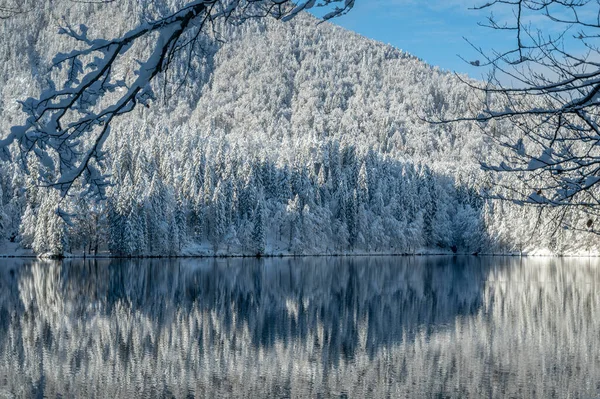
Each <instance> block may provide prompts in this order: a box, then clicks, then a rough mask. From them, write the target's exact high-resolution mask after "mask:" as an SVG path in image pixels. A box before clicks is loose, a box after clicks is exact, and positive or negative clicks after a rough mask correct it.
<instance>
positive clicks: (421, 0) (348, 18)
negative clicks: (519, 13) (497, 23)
mask: <svg viewBox="0 0 600 399" xmlns="http://www.w3.org/2000/svg"><path fill="white" fill-rule="evenodd" d="M483 3H484V2H483V1H477V0H356V5H355V7H354V9H353V10H352V11H351V12H349V13H348V14H347V15H345V16H342V17H339V18H336V19H334V20H333V21H332V22H333V23H335V24H338V25H341V26H343V27H345V28H347V29H350V30H353V31H355V32H358V33H360V34H362V35H364V36H366V37H369V38H372V39H375V40H378V41H381V42H384V43H389V44H391V45H393V46H394V47H397V48H400V49H402V50H405V51H407V52H409V53H411V54H412V55H415V56H417V57H419V58H421V59H423V60H424V61H426V62H427V63H429V64H431V65H436V66H439V67H441V68H442V69H445V70H449V71H455V72H459V73H467V74H468V75H469V76H471V77H473V78H481V77H482V76H483V75H485V73H486V70H484V69H483V68H476V67H473V66H471V65H470V64H468V63H466V62H465V61H463V60H461V59H460V58H459V55H460V56H462V57H464V58H465V59H467V60H469V61H471V60H477V59H480V58H481V57H480V56H478V54H477V52H476V51H475V50H473V48H472V47H471V46H470V45H469V44H468V43H467V42H466V41H465V40H464V38H467V39H469V40H470V41H472V42H473V43H474V44H475V45H478V46H481V47H482V48H483V49H485V50H491V49H499V50H501V49H508V48H512V47H514V45H515V38H514V37H513V36H511V35H510V33H508V32H498V31H494V30H492V29H489V28H485V27H481V26H478V22H485V20H486V17H487V16H488V15H489V10H487V11H475V10H470V9H469V8H472V7H473V6H474V5H475V4H483ZM496 11H498V10H496ZM499 11H502V10H499ZM504 11H507V12H508V11H509V10H504Z"/></svg>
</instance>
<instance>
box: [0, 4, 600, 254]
mask: <svg viewBox="0 0 600 399" xmlns="http://www.w3.org/2000/svg"><path fill="white" fill-rule="evenodd" d="M119 3H120V4H118V5H115V7H116V8H115V9H112V8H110V9H109V8H98V9H97V10H95V11H90V10H87V11H85V12H86V13H88V14H85V15H88V16H87V17H86V21H85V22H86V25H87V33H86V34H85V37H86V38H87V39H86V40H89V41H90V42H91V43H92V46H94V48H95V49H103V51H104V53H102V56H100V57H99V56H97V53H94V54H91V53H90V54H89V59H85V61H84V62H83V65H84V71H85V72H84V73H86V74H88V75H87V76H91V75H89V73H94V72H96V73H97V72H98V71H100V70H101V69H102V67H103V65H105V64H104V62H106V61H105V59H106V58H104V57H107V56H108V54H109V53H110V51H111V48H110V47H109V46H107V42H106V41H105V40H103V39H90V38H88V35H89V36H90V37H92V36H96V35H97V36H99V37H106V38H112V37H116V36H117V35H119V34H121V33H122V32H130V33H129V34H136V32H139V30H140V29H145V28H147V25H144V24H140V23H141V21H143V20H151V19H156V18H150V17H149V16H148V15H147V14H146V13H147V12H159V11H157V10H154V11H148V10H140V9H138V8H136V4H137V2H135V1H134V0H124V1H122V2H119ZM165 4H167V6H168V7H167V8H169V7H175V6H176V4H175V3H172V2H168V1H167V2H166V3H165ZM300 4H303V3H299V6H300ZM308 5H310V4H308ZM70 7H75V8H74V9H73V10H79V8H77V7H85V6H84V5H74V4H72V3H71V2H64V3H62V2H57V4H56V12H58V13H62V12H63V11H65V10H67V9H70ZM119 7H124V8H123V9H121V8H119ZM128 7H129V8H130V9H132V10H137V11H127V13H125V12H124V11H123V10H126V9H128ZM81 12H83V11H81ZM113 12H114V13H115V14H114V15H112V14H111V13H113ZM65 14H68V15H70V16H71V17H70V18H75V17H76V16H77V15H81V14H78V12H75V11H73V12H69V13H65ZM123 15H128V18H123ZM153 17H157V15H153ZM23 18H24V19H23V20H19V19H17V20H10V21H7V22H6V25H3V26H1V27H0V59H2V61H3V62H2V63H0V70H2V73H1V74H0V109H1V110H2V112H0V129H2V131H5V132H6V131H9V130H10V129H11V127H13V126H15V125H16V124H22V126H18V127H16V128H13V129H12V130H10V131H11V133H10V134H9V135H8V136H7V138H6V139H5V140H4V141H3V142H2V143H7V142H8V141H14V142H19V141H20V140H21V139H22V138H23V137H25V136H24V135H25V133H26V132H28V131H29V132H31V130H30V129H32V127H33V126H35V123H34V122H35V119H34V118H30V119H28V120H27V121H26V123H23V120H22V118H23V117H22V114H20V113H19V112H18V110H16V109H14V108H10V107H8V106H6V105H5V104H12V103H14V101H15V100H18V99H22V98H25V97H27V96H36V95H39V93H44V94H43V95H42V96H41V97H40V98H41V99H42V101H43V99H49V98H52V97H54V96H56V95H58V96H59V97H60V98H59V99H58V100H57V103H56V104H57V105H60V104H63V103H64V102H65V101H66V98H69V95H70V94H72V93H73V90H74V87H62V86H61V85H60V84H59V83H61V82H65V81H67V80H66V79H68V76H67V74H68V71H67V70H66V69H68V68H63V70H61V71H57V70H53V71H52V72H50V73H49V74H48V75H44V76H39V73H38V71H40V70H45V69H44V68H45V67H46V66H50V65H52V64H53V63H57V62H61V61H64V62H68V59H69V57H72V56H73V55H75V53H72V52H71V51H72V50H73V46H74V44H73V40H67V39H68V38H67V37H64V35H63V36H57V35H56V34H55V32H54V28H53V24H52V23H50V22H49V21H51V20H52V17H51V15H50V14H47V13H45V12H44V11H43V8H42V9H40V10H34V11H32V13H31V14H27V15H24V16H23ZM34 21H35V23H34ZM67 22H68V23H71V26H77V24H79V23H81V22H82V21H76V20H74V21H67ZM38 27H42V34H40V35H39V36H36V38H37V39H36V40H37V41H35V42H34V43H33V44H30V43H29V42H28V41H27V40H25V39H24V38H25V37H27V35H24V34H23V32H26V33H32V30H33V29H34V28H35V29H37V28H38ZM173 29H175V27H173ZM216 29H218V30H219V36H218V39H219V40H216V39H217V38H215V37H211V36H207V37H202V38H201V42H200V43H199V46H200V47H202V51H198V54H200V55H198V56H197V57H196V58H194V59H192V61H191V69H189V70H186V68H185V67H186V65H187V62H188V60H187V58H185V57H182V58H176V59H175V60H174V63H173V64H172V65H171V69H170V71H169V73H170V74H171V75H169V76H170V79H171V80H172V81H175V82H177V81H178V79H180V78H182V77H183V76H184V75H185V74H189V76H188V80H187V81H186V83H185V84H184V85H183V86H181V87H179V88H178V91H176V92H172V93H170V94H173V96H171V98H170V100H169V102H168V104H165V103H164V102H163V101H162V100H161V95H160V93H161V92H162V90H163V87H171V86H170V85H166V86H165V85H164V83H165V81H164V76H159V77H157V78H156V79H157V80H156V81H155V82H154V83H153V84H152V85H150V86H148V85H145V84H144V82H147V80H148V78H149V75H148V74H149V73H150V72H149V71H151V70H152V68H151V67H152V66H153V65H156V63H157V62H158V55H157V52H154V53H153V52H152V49H151V48H150V47H147V46H145V45H140V46H135V45H132V46H131V47H129V48H127V51H126V52H123V51H122V53H120V54H121V55H120V56H121V57H122V58H121V59H120V60H121V63H120V64H119V66H118V67H119V68H118V70H115V71H114V77H115V79H114V81H111V82H109V83H108V84H107V85H104V86H103V90H106V93H103V96H96V95H95V94H94V93H96V94H97V93H98V92H99V88H98V87H94V93H90V97H89V98H87V100H86V101H88V102H89V104H92V105H90V107H89V108H87V110H88V111H89V113H87V114H85V113H84V114H82V115H79V116H78V118H74V119H68V118H66V119H65V122H64V123H63V125H64V126H63V127H64V128H67V127H73V126H75V124H76V123H80V122H82V121H84V122H85V121H92V120H95V121H99V122H98V124H97V125H94V129H96V128H98V129H99V128H101V127H102V124H100V122H102V121H105V119H103V118H108V114H106V113H102V112H111V111H115V110H116V109H117V108H118V107H120V106H123V107H124V108H123V109H124V110H130V109H132V103H127V101H126V100H123V99H127V98H129V96H130V95H131V94H132V93H136V94H137V96H136V100H137V101H139V102H140V103H146V104H148V105H150V103H149V102H146V100H148V99H150V98H151V97H156V98H157V101H153V102H152V104H151V105H152V106H150V107H149V108H146V107H138V108H136V109H133V111H132V112H131V113H130V114H129V115H128V116H125V117H122V118H120V119H119V118H115V119H114V120H111V130H110V131H109V130H107V131H106V132H105V134H103V135H102V136H100V137H99V141H98V146H97V147H91V146H90V145H91V144H93V142H92V141H90V139H89V137H85V135H83V134H82V135H81V137H78V138H77V139H78V140H79V144H77V143H75V145H74V146H73V147H72V148H70V149H69V151H71V152H64V153H63V155H64V157H63V161H72V160H74V159H78V158H77V157H79V156H81V155H85V154H87V156H88V157H90V158H94V159H95V160H94V161H92V162H91V163H90V164H89V165H85V166H84V165H81V164H74V167H70V166H69V165H67V166H65V165H64V162H63V163H62V164H60V167H61V168H62V167H65V169H64V174H63V175H62V177H61V178H60V179H59V178H58V177H57V176H55V175H52V174H51V173H50V171H49V169H50V170H52V169H53V166H52V165H53V163H55V164H56V165H58V162H57V161H58V160H57V157H56V153H55V152H53V151H52V147H58V146H59V144H58V142H53V141H49V146H48V147H49V148H47V149H46V150H47V151H46V152H44V151H41V152H39V156H40V160H41V161H43V162H39V160H37V161H36V160H32V159H25V160H24V162H25V163H26V164H27V165H28V166H29V169H30V172H31V173H30V174H29V175H25V174H24V173H23V171H22V170H21V169H19V168H18V167H16V166H15V165H11V164H8V163H4V164H2V167H1V168H0V188H1V189H2V191H3V195H2V196H1V197H0V198H1V199H2V201H0V207H1V209H0V210H1V211H2V212H1V214H2V215H1V218H0V222H2V223H0V226H1V228H0V236H1V237H4V238H9V237H16V240H17V241H18V245H20V246H21V247H22V248H29V249H28V250H27V251H31V250H33V251H34V252H35V253H39V254H46V253H54V252H61V253H70V254H71V255H73V256H79V255H81V254H82V253H83V251H84V249H85V251H86V253H89V252H92V253H94V252H96V251H97V252H98V253H99V254H101V255H107V254H113V255H124V256H174V255H184V256H192V255H203V256H211V255H214V254H216V255H248V256H253V255H256V254H257V253H260V254H261V255H280V254H281V255H302V254H413V253H429V252H431V253H451V252H452V248H453V247H455V249H456V250H457V251H458V253H474V252H477V253H508V252H509V253H525V252H527V253H538V252H539V253H542V252H543V251H547V252H548V253H555V254H564V253H571V252H577V251H580V252H581V253H590V252H589V251H591V252H594V251H598V248H599V246H598V245H599V244H598V243H597V240H595V239H594V237H593V236H590V235H588V234H586V233H585V232H578V231H576V230H574V229H570V230H566V231H562V230H561V231H560V232H558V233H556V234H554V231H553V230H552V229H551V227H545V228H544V229H540V230H539V231H536V234H532V230H533V229H534V228H536V227H535V226H536V221H537V212H535V211H532V209H531V208H527V207H522V206H519V205H517V204H511V203H507V202H503V203H501V201H496V200H486V199H483V198H481V197H480V195H479V194H478V193H480V192H486V190H487V189H488V187H489V184H490V180H489V179H490V177H489V175H488V174H487V173H486V172H485V171H481V170H480V167H479V164H478V162H477V160H478V159H483V160H485V161H486V163H487V164H488V165H500V169H502V170H509V169H510V166H508V165H506V164H502V163H500V162H498V161H499V159H497V158H496V156H495V155H494V153H493V151H492V150H491V149H490V147H489V142H488V141H486V138H485V137H484V136H483V135H482V134H481V132H480V130H479V129H478V128H477V127H476V126H472V125H471V124H469V123H462V124H456V125H454V126H452V127H451V128H450V127H448V126H443V125H436V126H432V125H429V124H427V123H426V122H424V121H423V118H422V116H423V115H421V114H422V113H427V115H429V116H433V115H436V116H437V115H439V114H440V113H441V114H444V115H445V116H447V117H459V116H462V115H464V114H465V113H466V112H467V111H468V110H469V109H470V108H472V105H473V104H475V102H476V101H477V100H478V99H477V96H476V95H475V94H474V93H473V91H472V90H470V89H469V88H468V87H465V85H464V84H462V83H461V82H460V79H458V78H457V77H455V76H453V75H451V74H447V73H443V72H440V71H439V70H438V69H435V68H431V67H430V66H428V65H426V64H424V63H423V62H421V61H419V60H418V59H416V58H415V57H412V56H410V55H408V54H406V53H403V52H401V51H399V50H397V49H394V48H391V47H389V46H385V45H382V44H379V43H376V42H373V41H371V40H367V39H364V38H362V37H360V36H358V35H356V34H353V33H350V32H347V31H345V30H343V29H340V28H336V27H334V26H332V25H330V24H317V21H316V20H315V19H313V18H311V17H308V16H306V15H304V14H302V13H300V14H298V15H297V17H296V18H294V19H293V20H291V21H289V22H286V23H282V22H277V21H271V20H261V21H249V22H248V23H246V24H245V25H244V26H216ZM84 31H85V29H83V30H81V28H80V30H78V32H77V34H78V35H80V34H83V32H84ZM169 32H171V33H172V31H167V30H165V31H164V32H163V33H164V36H162V39H159V40H164V38H165V37H168V34H169ZM32 34H33V33H32ZM84 41H85V40H84ZM9 49H10V51H9ZM14 49H16V51H15V50H14ZM113 50H114V49H113ZM23 52H27V53H28V55H29V56H30V58H31V59H34V60H38V61H37V62H38V63H39V64H40V66H36V67H35V68H34V67H33V66H32V65H29V64H27V63H23V62H22V59H21V58H20V57H17V56H16V54H20V53H23ZM59 53H62V55H59V56H58V58H54V59H53V56H54V55H55V54H59ZM138 60H142V61H141V64H140V63H139V62H137V61H138ZM92 64H93V65H92ZM76 70H77V71H81V69H80V67H79V66H78V65H76ZM135 72H138V73H137V74H136V73H135ZM117 77H118V79H117ZM87 79H89V77H88V78H87ZM48 82H54V83H53V84H49V83H48ZM85 82H89V80H86V79H81V83H79V85H82V84H85ZM55 86H58V89H57V88H56V87H55ZM117 88H119V89H120V90H115V89H117ZM153 93H157V94H156V96H155V95H154V94H153ZM31 98H32V100H28V101H25V102H24V103H23V107H33V108H35V107H37V106H38V105H39V102H36V101H35V100H33V98H35V97H31ZM50 122H57V119H54V120H53V121H52V120H51V121H49V122H48V124H47V126H48V127H52V128H54V129H55V128H57V125H56V124H54V125H53V124H51V123H50ZM499 128H502V126H500V127H499ZM51 130H52V129H51ZM109 133H110V134H109ZM28 137H33V136H32V135H29V136H28ZM2 143H0V144H2ZM23 144H25V145H29V144H31V143H28V142H26V141H23ZM521 145H522V143H521ZM100 147H102V148H103V149H104V153H103V152H102V151H101V150H100ZM524 151H525V149H524V148H521V152H520V155H522V154H525V152H524ZM4 155H5V156H6V155H8V154H7V153H4ZM71 157H73V158H71ZM5 159H6V157H5ZM99 161H102V164H100V162H99ZM552 161H553V156H552V154H551V153H542V155H541V156H540V157H539V158H537V159H536V162H538V163H534V164H532V165H530V167H531V168H536V167H538V166H539V165H540V163H544V162H546V163H548V162H552ZM80 172H81V173H82V174H83V176H84V178H86V179H88V180H89V181H96V182H98V183H99V184H98V185H96V188H97V189H98V191H97V192H93V193H92V194H96V195H97V196H99V197H105V198H106V200H97V199H92V198H90V197H82V196H81V195H80V194H82V193H85V192H86V191H85V189H84V188H82V187H80V186H79V185H75V186H74V187H73V188H72V190H71V191H69V194H71V195H69V196H67V197H65V198H62V199H61V198H60V195H59V193H58V192H57V191H56V190H53V189H47V188H43V187H39V181H40V177H41V176H44V175H50V176H54V177H55V178H57V180H56V182H58V183H59V186H61V185H63V184H67V183H68V182H69V181H70V179H71V178H73V177H74V176H76V175H77V174H78V173H80ZM107 176H108V177H107ZM508 179H510V177H508ZM595 182H597V179H596V177H595V176H591V177H590V178H589V180H586V184H588V185H593V184H594V183H595ZM23 187H27V189H26V190H24V189H23ZM62 188H68V186H63V187H62ZM64 192H65V191H63V193H64ZM500 194H506V193H503V192H500V193H499V194H498V196H500ZM536 195H537V194H536ZM532 199H542V200H543V197H540V198H537V197H535V198H534V197H532ZM58 206H60V209H62V210H63V211H64V212H66V213H68V214H72V215H73V217H71V218H70V219H71V224H70V225H67V224H66V223H64V220H62V219H61V218H60V217H58V215H56V209H57V207H58ZM570 218H571V221H572V222H573V223H583V222H581V221H587V220H588V218H587V217H586V216H585V215H584V214H583V213H577V212H575V213H574V214H572V215H571V216H570ZM538 229H539V228H538ZM15 245H17V244H15ZM8 248H9V249H10V248H12V249H10V250H9V252H10V251H12V250H14V251H15V253H16V254H18V253H21V252H17V249H16V247H8ZM19 251H20V250H19ZM28 253H32V252H28Z"/></svg>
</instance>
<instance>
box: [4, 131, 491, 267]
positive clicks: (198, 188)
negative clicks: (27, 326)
mask: <svg viewBox="0 0 600 399" xmlns="http://www.w3.org/2000/svg"><path fill="white" fill-rule="evenodd" d="M150 141H151V142H153V144H152V145H149V146H148V145H144V146H142V145H140V146H137V145H135V144H129V143H125V142H124V143H122V144H123V145H122V146H120V147H119V148H118V149H115V152H114V157H113V158H112V162H111V165H110V168H109V169H110V171H111V173H112V175H113V186H112V187H111V188H110V189H109V190H108V192H109V195H108V198H107V199H106V201H101V202H97V203H93V202H90V201H89V199H86V198H82V197H80V196H78V195H74V197H73V198H67V199H64V200H62V202H60V203H59V200H60V199H59V198H58V196H57V194H56V193H55V192H53V191H52V190H49V189H45V188H39V187H36V186H35V184H34V182H35V181H36V178H37V176H36V175H37V174H39V173H40V171H39V169H35V168H32V169H31V174H30V175H29V176H27V177H25V176H20V175H19V170H18V169H15V168H6V169H4V170H3V171H4V173H11V172H12V173H13V174H15V176H13V177H11V178H9V177H8V176H6V177H5V178H3V179H2V181H3V182H4V185H5V186H4V187H3V188H4V191H5V192H11V191H14V189H15V187H12V184H13V182H17V184H20V183H21V182H23V181H26V182H28V189H27V190H26V195H25V196H22V197H13V198H11V199H10V200H9V201H8V205H7V206H5V207H4V212H5V214H6V219H7V222H8V223H7V227H12V231H10V232H9V235H10V236H11V237H12V238H13V239H19V240H20V242H21V244H22V245H23V246H24V247H26V248H31V249H33V250H34V251H35V252H36V253H39V254H44V253H51V254H64V253H74V254H75V253H77V254H79V253H84V252H85V253H92V254H96V253H97V252H98V251H105V250H108V251H109V252H110V253H111V254H113V255H119V256H161V255H163V256H173V255H184V254H247V255H256V254H262V255H264V254H332V253H346V252H359V253H365V252H368V253H377V252H379V253H414V252H416V251H418V250H420V249H422V248H425V247H428V248H438V249H446V250H450V249H451V248H454V249H455V250H456V249H457V248H458V249H460V250H461V251H470V252H479V251H481V250H482V249H483V248H485V247H486V246H487V245H488V243H487V241H486V232H485V231H486V230H485V224H484V218H483V213H482V211H483V202H482V201H481V199H479V197H478V195H476V193H475V192H473V190H471V189H467V188H466V187H456V186H455V183H454V181H453V180H452V179H450V178H448V177H444V176H440V175H438V174H436V173H434V172H432V171H431V169H430V168H429V167H427V166H426V165H414V164H412V163H399V162H397V161H394V160H392V159H390V158H384V157H381V156H378V155H377V154H376V153H374V152H373V151H369V152H366V153H361V152H360V151H358V150H357V149H356V147H354V146H342V145H340V144H339V143H338V142H335V141H332V142H328V143H326V144H325V145H323V146H321V148H320V150H319V151H318V152H314V153H306V154H302V151H301V148H299V149H298V152H297V155H298V158H299V159H303V161H298V162H297V163H295V164H293V165H287V164H286V165H283V166H280V165H277V164H276V163H275V162H273V161H271V160H268V159H266V158H264V157H257V156H255V155H253V154H248V153H247V152H244V151H241V149H240V148H237V147H236V146H235V145H230V143H228V142H227V141H226V140H224V139H223V140H212V141H203V140H195V145H193V146H191V145H190V146H186V147H185V148H186V149H185V150H184V151H178V150H177V149H175V148H169V147H168V145H167V146H165V144H164V143H163V144H162V145H159V144H158V141H159V140H158V139H156V140H152V139H150ZM144 143H147V142H146V141H145V140H144ZM180 152H184V153H187V155H186V156H182V157H180V155H181V154H180ZM169 154H170V155H169ZM180 159H186V160H187V161H186V162H181V161H179V160H180ZM35 165H36V164H35V163H33V164H32V166H35ZM165 172H167V173H165ZM57 207H60V209H61V210H62V211H63V212H64V213H63V214H62V215H61V214H59V213H58V212H57V211H56V210H57ZM20 210H23V213H22V215H19V212H20ZM65 214H66V215H67V216H66V217H65ZM69 215H72V216H69ZM19 219H20V220H19ZM16 226H18V231H17V229H16V228H15V227H16ZM9 230H11V229H10V228H9Z"/></svg>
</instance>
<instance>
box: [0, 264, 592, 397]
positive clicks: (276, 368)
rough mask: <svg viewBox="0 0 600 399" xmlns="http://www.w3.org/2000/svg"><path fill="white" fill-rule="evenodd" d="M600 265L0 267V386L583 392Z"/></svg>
mask: <svg viewBox="0 0 600 399" xmlns="http://www.w3.org/2000/svg"><path fill="white" fill-rule="evenodd" d="M599 287H600V262H599V261H598V260H576V259H570V260H569V259H567V260H561V259H519V258H508V259H507V258H474V257H473V258H461V257H458V258H451V257H425V258H307V259H272V260H271V259H268V260H260V261H259V260H241V259H239V260H217V261H215V260H177V261H165V260H150V261H108V260H106V261H73V262H64V263H56V262H55V263H52V262H41V261H33V260H31V261H2V263H1V265H0V398H3V397H11V398H12V397H27V398H28V397H50V398H55V397H86V398H87V397H101V398H134V397H157V398H162V397H177V398H186V397H207V398H213V397H222V398H229V397H252V398H264V397H356V398H365V397H388V398H398V397H400V398H402V397H415V398H420V397H436V398H437V397H474V398H478V397H519V398H529V397H539V398H550V397H559V398H562V397H576V398H580V397H598V396H600V291H599Z"/></svg>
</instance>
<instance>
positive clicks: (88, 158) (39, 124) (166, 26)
mask: <svg viewBox="0 0 600 399" xmlns="http://www.w3.org/2000/svg"><path fill="white" fill-rule="evenodd" d="M335 3H342V4H341V5H340V6H337V7H335V8H334V9H333V11H331V12H329V13H328V14H327V15H326V16H325V19H328V18H332V17H334V16H336V15H340V14H343V13H345V12H347V11H348V10H349V9H350V8H352V6H353V4H354V1H353V0H321V1H315V0H307V1H301V2H291V1H289V0H195V1H190V2H189V3H187V4H186V5H185V6H183V7H181V8H179V9H178V10H176V11H175V12H173V13H171V14H169V15H167V16H165V17H163V18H160V19H158V20H155V21H152V22H147V23H143V24H141V25H140V26H137V27H136V28H134V29H132V30H130V31H128V32H126V33H125V34H123V35H121V36H120V37H116V38H113V39H105V38H99V39H91V38H90V37H89V36H88V28H87V27H86V26H85V25H81V26H79V27H78V28H74V27H71V26H65V27H62V28H61V29H60V31H59V33H60V34H63V35H67V36H69V37H71V38H72V39H73V40H74V41H76V42H78V43H79V44H80V46H82V48H79V49H75V50H73V51H71V52H69V53H59V54H57V55H56V56H55V57H54V59H53V64H54V67H55V68H57V69H65V70H66V72H65V73H64V74H63V79H64V80H63V81H59V82H53V81H51V82H50V84H49V88H48V89H47V90H45V91H44V92H43V93H41V94H40V96H39V97H38V98H28V99H26V100H25V101H22V102H21V106H22V110H23V112H25V114H26V115H27V119H26V121H25V123H24V124H22V125H20V126H14V127H13V128H12V129H11V132H10V134H9V135H8V136H7V137H5V138H4V139H3V140H0V157H1V158H2V159H5V160H6V159H11V148H10V146H11V144H13V143H17V145H18V151H19V157H20V160H21V163H22V165H24V166H26V164H27V157H28V154H30V153H33V154H35V155H36V156H37V157H38V159H39V160H40V162H41V164H42V165H43V167H44V170H45V172H46V173H44V174H42V175H41V176H42V184H43V185H46V186H51V187H56V188H58V189H59V190H60V192H61V195H62V196H63V197H64V196H66V195H67V193H68V192H69V190H70V189H71V187H72V186H73V184H74V182H75V181H78V180H80V179H81V180H82V183H83V184H84V186H85V187H86V188H87V189H88V193H89V194H92V195H94V196H97V197H100V198H104V197H105V188H106V186H107V181H106V179H105V176H103V174H102V172H101V170H102V160H103V156H104V154H103V151H102V147H103V143H104V142H105V141H106V139H107V137H108V136H109V134H110V128H111V122H112V121H113V120H114V119H115V118H117V117H119V116H121V115H124V114H126V113H129V112H131V111H132V110H134V109H135V107H136V106H137V105H138V104H142V105H144V106H146V107H149V106H150V103H151V101H152V100H154V99H155V96H154V93H153V90H152V87H151V86H152V82H153V80H154V78H155V77H156V76H157V75H159V74H161V73H165V72H166V71H167V70H168V68H169V65H170V64H171V62H172V61H173V59H174V58H175V57H176V56H177V55H178V54H180V53H186V52H187V55H188V57H191V56H192V55H193V48H194V46H195V45H196V44H197V42H198V40H199V38H200V37H202V36H203V35H208V34H210V33H211V32H212V31H211V28H212V27H214V25H215V24H216V23H217V22H218V21H222V20H225V21H229V22H233V23H242V22H244V21H245V20H247V19H249V18H262V17H268V16H272V17H275V18H279V19H290V18H293V17H294V16H295V15H296V14H297V13H299V12H300V11H302V10H307V9H310V8H312V7H325V6H332V5H333V4H335ZM1 11H4V9H3V8H0V12H1ZM141 41H144V42H148V41H149V42H150V43H151V49H152V50H151V51H150V52H149V55H147V57H146V58H145V59H142V60H138V64H139V68H138V69H137V70H136V71H135V78H132V79H129V81H127V80H126V79H123V78H122V77H119V76H118V74H117V73H116V72H115V71H116V70H117V69H119V66H120V64H121V63H122V62H123V59H124V58H125V55H126V54H127V53H128V52H129V51H130V49H131V48H132V46H134V45H135V44H136V43H138V42H141ZM109 93H113V94H111V95H109Z"/></svg>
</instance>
